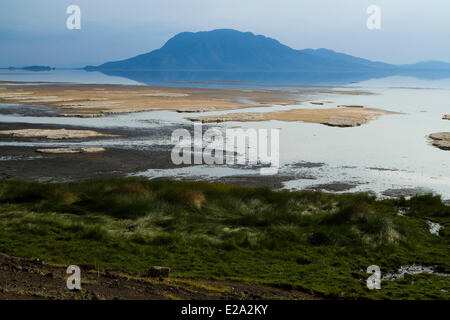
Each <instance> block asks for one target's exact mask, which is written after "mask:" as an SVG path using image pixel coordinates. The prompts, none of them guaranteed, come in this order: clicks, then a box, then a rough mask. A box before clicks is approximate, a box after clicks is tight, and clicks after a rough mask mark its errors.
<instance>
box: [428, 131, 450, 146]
mask: <svg viewBox="0 0 450 320" xmlns="http://www.w3.org/2000/svg"><path fill="white" fill-rule="evenodd" d="M428 139H429V140H430V143H431V145H432V146H434V147H436V148H439V149H442V150H450V132H438V133H432V134H430V135H428Z"/></svg>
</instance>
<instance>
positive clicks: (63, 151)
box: [36, 147, 105, 154]
mask: <svg viewBox="0 0 450 320" xmlns="http://www.w3.org/2000/svg"><path fill="white" fill-rule="evenodd" d="M103 151H105V149H104V148H94V147H91V148H51V149H36V152H39V153H49V154H67V153H95V152H103Z"/></svg>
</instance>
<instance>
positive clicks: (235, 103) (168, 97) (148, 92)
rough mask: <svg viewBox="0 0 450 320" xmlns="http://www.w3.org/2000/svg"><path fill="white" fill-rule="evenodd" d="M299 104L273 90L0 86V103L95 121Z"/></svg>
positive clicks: (293, 96)
mask: <svg viewBox="0 0 450 320" xmlns="http://www.w3.org/2000/svg"><path fill="white" fill-rule="evenodd" d="M300 102H301V101H300V98H299V94H296V93H291V92H285V91H277V90H259V89H258V90H256V89H255V90H248V89H247V90H245V89H242V90H239V89H226V90H225V89H200V88H172V87H152V86H139V85H133V86H128V85H127V86H125V85H99V84H68V83H53V84H33V83H25V84H21V83H17V84H16V85H9V83H8V82H0V103H20V104H39V105H45V106H53V107H56V108H58V109H60V110H62V111H63V114H62V116H78V117H99V116H103V115H106V114H115V113H131V112H141V111H150V110H171V111H177V112H206V111H217V110H231V109H240V108H249V107H259V106H262V105H267V104H275V105H296V104H299V103H300Z"/></svg>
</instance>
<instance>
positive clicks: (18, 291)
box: [0, 254, 319, 300]
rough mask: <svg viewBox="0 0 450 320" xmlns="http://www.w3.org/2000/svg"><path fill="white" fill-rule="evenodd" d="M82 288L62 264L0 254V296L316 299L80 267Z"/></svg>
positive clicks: (228, 284) (259, 287) (242, 285)
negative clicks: (71, 282)
mask: <svg viewBox="0 0 450 320" xmlns="http://www.w3.org/2000/svg"><path fill="white" fill-rule="evenodd" d="M80 268H81V290H75V291H72V290H69V289H67V286H66V281H67V280H66V279H67V277H68V276H69V275H68V274H66V267H63V266H52V265H47V264H45V263H44V262H42V261H39V260H25V259H20V258H14V257H10V256H6V255H3V254H0V300H6V299H10V300H23V299H26V300H30V299H36V300H42V299H58V300H62V299H75V300H97V299H105V300H114V299H121V300H128V299H133V300H137V299H139V300H141V299H151V300H160V299H164V300H168V299H195V300H196V299H211V300H215V299H233V300H234V299H269V298H271V299H302V300H311V299H319V298H318V297H316V296H313V295H310V294H307V293H304V292H301V291H299V290H295V289H291V288H283V287H276V286H269V285H263V284H252V283H246V282H239V281H226V280H204V279H180V278H170V277H169V278H167V279H155V278H148V277H145V276H139V275H131V274H127V273H122V272H118V271H111V272H104V273H100V272H96V271H95V270H93V269H95V267H93V266H80Z"/></svg>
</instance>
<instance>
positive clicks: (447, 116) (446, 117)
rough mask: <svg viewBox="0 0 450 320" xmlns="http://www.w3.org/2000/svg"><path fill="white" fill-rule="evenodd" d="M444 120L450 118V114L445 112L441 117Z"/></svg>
mask: <svg viewBox="0 0 450 320" xmlns="http://www.w3.org/2000/svg"><path fill="white" fill-rule="evenodd" d="M442 119H444V120H450V114H446V115H444V116H443V117H442Z"/></svg>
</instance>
